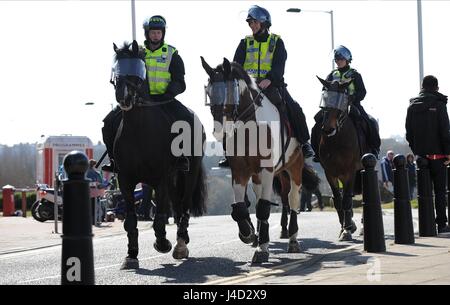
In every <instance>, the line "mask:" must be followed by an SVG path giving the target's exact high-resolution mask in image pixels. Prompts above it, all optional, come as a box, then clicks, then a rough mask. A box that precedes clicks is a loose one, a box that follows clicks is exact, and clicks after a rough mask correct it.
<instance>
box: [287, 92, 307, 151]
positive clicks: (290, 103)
mask: <svg viewBox="0 0 450 305" xmlns="http://www.w3.org/2000/svg"><path fill="white" fill-rule="evenodd" d="M285 101H286V107H287V110H288V111H287V113H288V116H289V121H290V122H291V124H292V127H293V130H294V135H295V138H296V139H297V141H298V142H299V143H300V144H301V146H302V151H303V156H304V157H305V158H310V157H312V156H314V150H313V149H312V147H311V144H309V142H308V141H309V139H310V137H309V129H308V126H307V125H306V117H305V114H304V113H303V110H302V107H300V105H299V104H298V103H297V102H295V101H294V100H293V99H292V98H291V97H290V95H289V93H287V92H286V96H285Z"/></svg>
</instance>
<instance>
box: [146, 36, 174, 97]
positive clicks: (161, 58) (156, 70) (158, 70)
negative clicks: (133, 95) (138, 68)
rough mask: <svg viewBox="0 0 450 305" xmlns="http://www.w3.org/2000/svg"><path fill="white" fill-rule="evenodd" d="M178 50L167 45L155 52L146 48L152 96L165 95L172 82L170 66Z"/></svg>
mask: <svg viewBox="0 0 450 305" xmlns="http://www.w3.org/2000/svg"><path fill="white" fill-rule="evenodd" d="M175 51H176V49H175V48H174V47H172V46H170V45H168V44H167V43H165V44H163V45H162V47H160V48H159V49H157V50H155V51H151V50H149V49H147V48H145V66H146V68H147V79H148V87H149V88H150V94H164V93H166V89H167V86H168V85H169V83H170V81H171V77H170V72H169V66H170V62H171V61H172V55H173V53H175Z"/></svg>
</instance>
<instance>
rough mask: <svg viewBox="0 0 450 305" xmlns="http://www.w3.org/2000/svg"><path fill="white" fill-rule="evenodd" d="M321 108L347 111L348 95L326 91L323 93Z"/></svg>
mask: <svg viewBox="0 0 450 305" xmlns="http://www.w3.org/2000/svg"><path fill="white" fill-rule="evenodd" d="M320 107H321V108H333V109H338V110H341V111H346V110H347V107H348V94H346V93H344V92H338V91H327V90H324V91H323V92H322V99H321V100H320Z"/></svg>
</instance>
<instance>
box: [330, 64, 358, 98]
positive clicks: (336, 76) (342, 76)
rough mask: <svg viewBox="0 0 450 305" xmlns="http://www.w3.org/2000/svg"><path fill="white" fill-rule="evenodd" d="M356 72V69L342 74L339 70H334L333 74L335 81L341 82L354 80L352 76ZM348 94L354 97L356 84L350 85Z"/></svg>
mask: <svg viewBox="0 0 450 305" xmlns="http://www.w3.org/2000/svg"><path fill="white" fill-rule="evenodd" d="M354 71H355V69H351V68H350V69H348V71H346V72H344V73H341V72H340V71H339V70H338V69H336V70H333V72H332V73H331V75H332V77H333V80H336V81H341V80H347V79H350V78H352V74H353V72H354ZM348 94H349V95H353V94H355V84H354V83H353V82H351V83H350V85H349V86H348Z"/></svg>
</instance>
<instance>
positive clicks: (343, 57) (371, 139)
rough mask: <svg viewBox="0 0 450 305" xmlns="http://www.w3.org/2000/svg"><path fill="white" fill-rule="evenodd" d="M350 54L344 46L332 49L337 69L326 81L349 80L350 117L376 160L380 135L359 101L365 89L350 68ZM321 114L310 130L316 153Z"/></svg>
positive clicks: (358, 76) (356, 73) (373, 121)
mask: <svg viewBox="0 0 450 305" xmlns="http://www.w3.org/2000/svg"><path fill="white" fill-rule="evenodd" d="M352 59H353V58H352V53H351V52H350V50H349V49H348V48H347V47H345V46H342V45H340V46H338V47H336V49H334V62H335V63H336V66H337V69H334V70H333V71H331V73H330V74H329V75H328V76H327V78H326V80H327V81H344V80H348V79H351V80H352V81H351V83H350V85H349V86H348V90H349V92H348V93H349V102H350V103H351V106H352V107H351V108H350V113H349V115H350V117H351V118H352V120H353V122H354V123H355V124H356V127H357V130H358V132H360V131H362V132H363V133H364V134H363V136H364V138H365V139H366V140H367V144H368V145H369V147H370V150H371V152H372V153H373V154H374V155H375V156H376V157H377V158H378V154H379V152H380V145H381V140H380V135H379V130H378V122H377V121H376V120H375V119H374V118H373V117H371V116H370V115H368V114H367V112H366V111H365V110H364V108H363V106H362V105H361V101H362V100H364V97H365V96H366V87H365V86H364V82H363V79H362V76H361V74H360V73H359V72H358V71H356V69H354V68H351V67H350V63H351V62H352ZM320 114H321V112H319V113H318V114H317V115H316V117H315V119H316V125H315V126H314V127H313V129H312V145H313V149H314V150H315V151H316V152H318V145H319V140H320V124H321V123H322V117H321V115H320ZM319 158H320V156H319V155H318V154H316V155H315V156H314V158H313V161H314V162H319Z"/></svg>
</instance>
